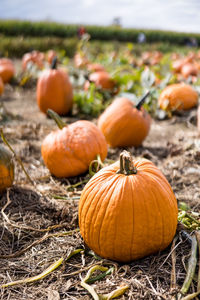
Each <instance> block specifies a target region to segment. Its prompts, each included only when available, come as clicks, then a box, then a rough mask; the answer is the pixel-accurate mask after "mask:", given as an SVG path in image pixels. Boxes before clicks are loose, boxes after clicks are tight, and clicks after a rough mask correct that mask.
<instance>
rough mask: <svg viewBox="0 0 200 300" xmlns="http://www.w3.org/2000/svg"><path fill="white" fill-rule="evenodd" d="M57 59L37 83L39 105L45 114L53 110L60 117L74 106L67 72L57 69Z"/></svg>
mask: <svg viewBox="0 0 200 300" xmlns="http://www.w3.org/2000/svg"><path fill="white" fill-rule="evenodd" d="M56 61H57V60H56V58H54V60H53V63H52V67H51V69H49V70H45V71H44V72H43V73H42V74H41V76H40V77H39V79H38V82H37V103H38V106H39V108H40V110H41V111H42V112H44V113H46V112H47V110H48V109H52V110H54V111H55V112H57V113H58V114H59V115H65V114H67V113H68V112H69V111H70V109H71V108H72V105H73V89H72V85H71V83H70V80H69V76H68V74H67V72H66V71H64V70H59V69H56Z"/></svg>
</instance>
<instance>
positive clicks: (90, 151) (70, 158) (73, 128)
mask: <svg viewBox="0 0 200 300" xmlns="http://www.w3.org/2000/svg"><path fill="white" fill-rule="evenodd" d="M48 115H49V116H50V117H52V118H53V119H54V120H55V121H56V122H57V124H58V126H59V129H58V130H56V131H53V132H51V133H50V134H49V135H47V137H46V138H45V139H44V141H43V143H42V149H41V152H42V157H43V160H44V163H45V165H46V166H47V168H48V169H49V171H50V172H51V173H52V174H53V175H55V176H56V177H72V176H77V175H79V174H82V173H84V172H86V171H87V170H88V168H89V165H90V163H91V161H93V160H94V159H95V158H96V157H97V155H98V154H99V155H100V157H101V160H102V161H103V160H104V159H105V158H106V156H107V143H106V140H105V138H104V136H103V134H102V133H101V131H100V130H99V129H98V128H97V126H96V125H95V124H93V123H92V122H90V121H85V120H80V121H77V122H75V123H73V124H70V125H67V124H65V123H63V122H62V120H61V119H60V117H59V116H58V115H57V114H56V113H55V112H53V111H52V110H48Z"/></svg>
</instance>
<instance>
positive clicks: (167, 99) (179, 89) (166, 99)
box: [158, 83, 198, 110]
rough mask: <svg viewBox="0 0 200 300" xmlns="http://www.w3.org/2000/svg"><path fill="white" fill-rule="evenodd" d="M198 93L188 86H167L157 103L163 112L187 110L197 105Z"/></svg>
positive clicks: (177, 84)
mask: <svg viewBox="0 0 200 300" xmlns="http://www.w3.org/2000/svg"><path fill="white" fill-rule="evenodd" d="M197 102H198V93H197V92H196V91H195V90H194V89H193V88H192V87H191V86H190V85H188V84H185V83H175V84H171V85H168V86H167V87H166V88H164V90H163V91H162V92H161V94H160V97H159V99H158V103H159V106H160V108H161V109H164V110H188V109H190V108H192V107H194V106H196V105H197Z"/></svg>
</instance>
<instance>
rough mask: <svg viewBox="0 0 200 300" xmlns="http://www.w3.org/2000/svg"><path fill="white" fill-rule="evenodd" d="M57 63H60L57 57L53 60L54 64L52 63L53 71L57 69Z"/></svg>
mask: <svg viewBox="0 0 200 300" xmlns="http://www.w3.org/2000/svg"><path fill="white" fill-rule="evenodd" d="M57 62H58V58H57V56H55V57H54V58H53V60H52V63H51V69H52V70H53V69H57Z"/></svg>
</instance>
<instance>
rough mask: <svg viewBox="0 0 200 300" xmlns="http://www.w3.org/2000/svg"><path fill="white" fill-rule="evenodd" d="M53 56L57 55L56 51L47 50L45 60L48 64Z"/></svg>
mask: <svg viewBox="0 0 200 300" xmlns="http://www.w3.org/2000/svg"><path fill="white" fill-rule="evenodd" d="M55 56H57V53H56V51H54V50H49V51H48V52H47V61H48V63H49V64H52V61H53V59H54V57H55Z"/></svg>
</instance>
